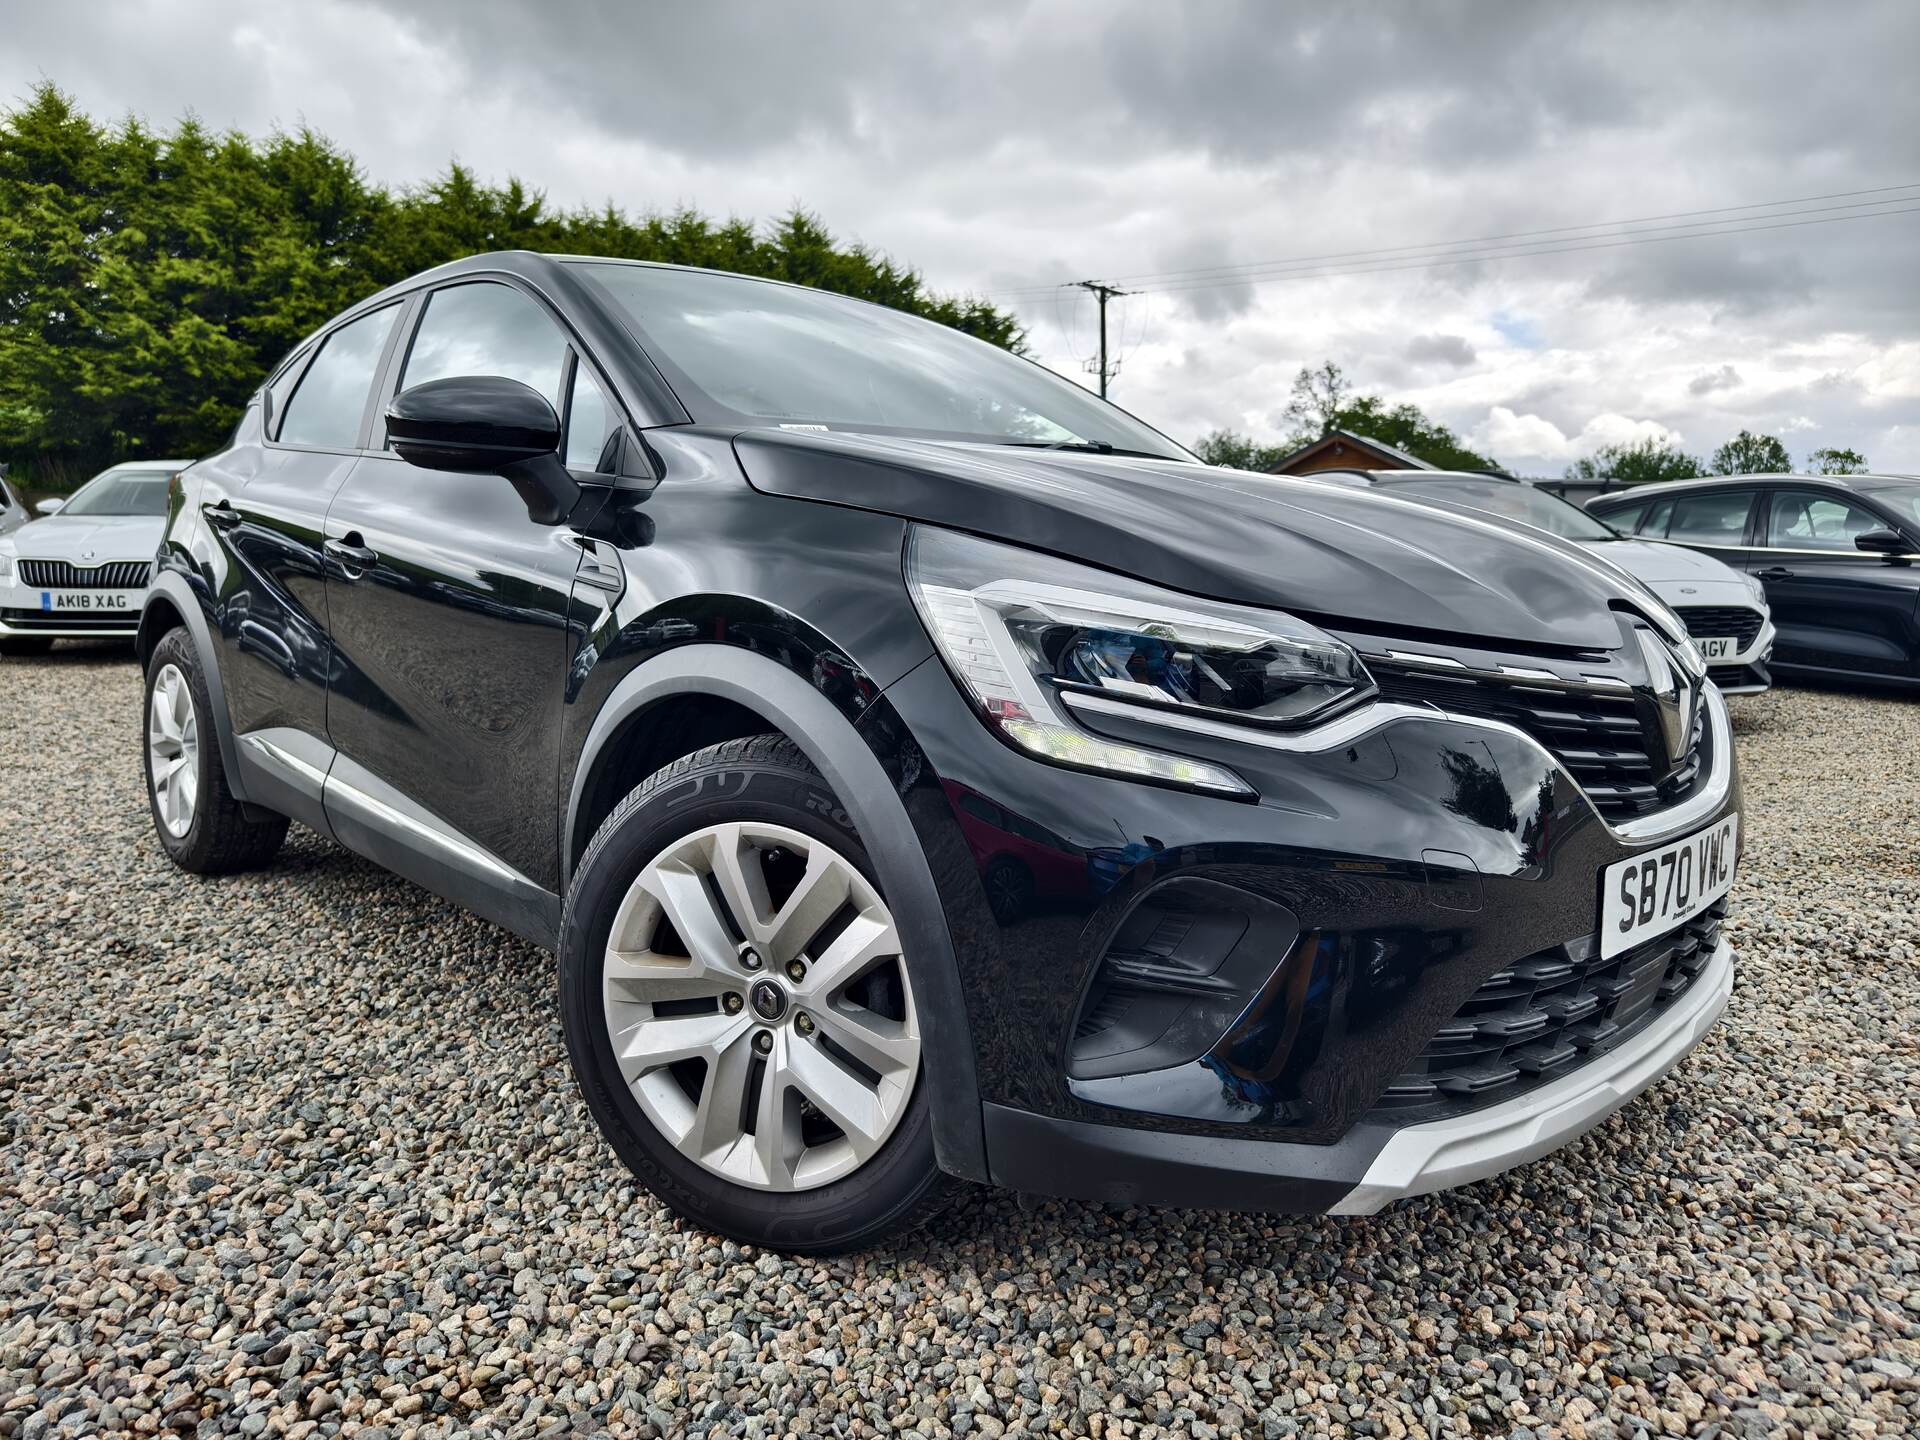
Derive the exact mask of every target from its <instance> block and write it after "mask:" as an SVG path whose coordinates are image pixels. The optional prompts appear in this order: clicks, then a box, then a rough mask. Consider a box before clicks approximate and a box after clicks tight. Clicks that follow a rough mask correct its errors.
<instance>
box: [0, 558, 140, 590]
mask: <svg viewBox="0 0 1920 1440" xmlns="http://www.w3.org/2000/svg"><path fill="white" fill-rule="evenodd" d="M152 570H153V565H152V563H151V562H150V561H146V560H117V561H114V562H113V563H111V564H107V565H90V566H86V567H82V566H79V565H74V564H71V563H69V562H68V561H65V560H22V561H21V562H20V583H21V584H22V585H25V586H26V587H27V588H28V589H29V590H144V589H146V588H147V577H148V575H149V574H150V573H151V572H152Z"/></svg>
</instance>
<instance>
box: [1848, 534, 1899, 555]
mask: <svg viewBox="0 0 1920 1440" xmlns="http://www.w3.org/2000/svg"><path fill="white" fill-rule="evenodd" d="M1853 548H1854V549H1856V550H1865V551H1868V552H1870V553H1871V554H1874V555H1905V554H1906V553H1907V551H1908V550H1909V549H1910V548H1911V547H1910V546H1909V545H1908V544H1907V542H1906V538H1905V537H1904V536H1902V535H1900V534H1899V533H1897V532H1895V531H1892V530H1868V531H1866V532H1865V533H1864V534H1860V535H1856V536H1854V537H1853Z"/></svg>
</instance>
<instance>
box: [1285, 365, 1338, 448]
mask: <svg viewBox="0 0 1920 1440" xmlns="http://www.w3.org/2000/svg"><path fill="white" fill-rule="evenodd" d="M1352 393H1353V386H1352V385H1350V384H1349V383H1348V382H1347V377H1346V376H1345V375H1344V374H1343V373H1341V370H1340V367H1339V366H1338V365H1336V364H1334V363H1333V361H1331V360H1323V361H1321V362H1320V365H1319V367H1318V368H1317V369H1315V368H1313V367H1310V366H1306V365H1302V366H1301V367H1300V373H1299V374H1298V375H1296V376H1294V377H1293V394H1292V395H1291V396H1290V397H1289V398H1288V400H1287V408H1286V410H1285V412H1284V413H1285V415H1286V419H1287V424H1288V427H1289V433H1290V434H1293V435H1295V436H1297V437H1299V438H1298V440H1297V441H1296V448H1298V446H1300V445H1305V444H1307V443H1308V442H1309V441H1312V440H1318V439H1319V438H1320V437H1321V436H1322V435H1326V434H1328V433H1330V432H1332V431H1334V430H1339V429H1341V428H1343V427H1342V426H1341V424H1340V411H1341V408H1342V407H1343V406H1344V405H1345V404H1346V403H1347V396H1348V395H1350V394H1352Z"/></svg>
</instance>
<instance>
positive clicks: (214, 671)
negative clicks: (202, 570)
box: [133, 567, 251, 804]
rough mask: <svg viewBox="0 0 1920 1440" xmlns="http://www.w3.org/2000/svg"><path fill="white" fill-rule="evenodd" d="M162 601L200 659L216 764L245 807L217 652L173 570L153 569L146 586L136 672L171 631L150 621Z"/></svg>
mask: <svg viewBox="0 0 1920 1440" xmlns="http://www.w3.org/2000/svg"><path fill="white" fill-rule="evenodd" d="M161 600H164V601H165V602H166V604H167V607H168V608H169V609H171V610H173V611H174V612H175V613H176V614H178V615H179V617H180V621H181V623H182V624H183V625H184V626H186V630H187V634H188V635H189V636H190V637H192V640H193V649H194V653H195V654H196V655H198V656H199V657H200V673H201V675H202V677H203V678H204V679H205V681H206V686H207V700H208V702H209V703H210V704H211V706H212V707H213V715H212V717H211V718H212V720H213V733H214V735H215V736H216V737H217V738H218V739H219V742H220V764H221V767H222V768H223V769H224V770H225V772H226V777H227V788H228V789H229V790H231V791H232V792H233V798H234V799H236V800H238V801H240V802H241V803H242V804H248V803H251V802H250V798H249V797H248V795H247V793H246V780H245V778H244V776H245V774H246V772H245V770H244V769H243V768H242V766H241V764H240V755H239V747H238V745H237V744H236V743H235V741H234V735H233V721H232V718H231V715H230V712H229V711H228V709H227V692H226V686H225V685H224V684H223V683H222V680H221V676H220V664H219V651H218V650H217V649H216V648H215V646H214V643H213V632H212V631H211V630H209V629H208V628H207V617H206V611H205V609H204V607H203V606H202V604H201V601H200V597H199V596H197V595H196V594H194V591H193V587H192V586H191V585H189V584H188V583H187V580H186V577H185V576H183V575H181V574H180V572H179V571H177V570H170V569H160V568H157V567H156V569H155V572H154V576H153V579H152V580H151V581H150V582H149V583H148V585H147V598H146V600H145V601H144V602H143V603H142V604H141V606H140V623H139V626H138V627H137V629H136V630H135V632H134V642H133V644H134V653H135V654H137V655H138V656H139V657H140V669H141V671H142V673H144V672H145V671H146V668H147V661H148V659H149V658H150V657H151V656H152V654H153V647H154V646H155V645H157V644H158V643H159V641H160V637H161V636H162V635H163V634H165V633H166V631H167V630H170V629H172V628H174V627H172V626H170V625H169V626H165V627H162V626H161V625H159V624H158V622H157V621H156V620H155V619H154V617H155V615H156V613H157V611H158V606H157V605H156V604H155V602H156V601H161Z"/></svg>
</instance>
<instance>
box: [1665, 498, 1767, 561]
mask: <svg viewBox="0 0 1920 1440" xmlns="http://www.w3.org/2000/svg"><path fill="white" fill-rule="evenodd" d="M1752 508H1753V491H1751V490H1711V491H1708V492H1707V493H1706V494H1704V495H1676V496H1675V497H1674V501H1673V518H1672V519H1671V520H1669V521H1668V522H1667V538H1668V539H1669V540H1680V541H1684V542H1685V543H1687V544H1689V545H1725V546H1730V547H1735V548H1737V547H1738V546H1740V545H1742V544H1744V543H1745V541H1746V534H1747V512H1748V511H1749V510H1751V509H1752Z"/></svg>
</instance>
